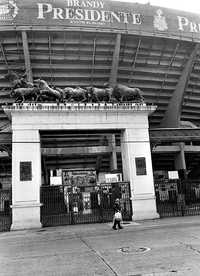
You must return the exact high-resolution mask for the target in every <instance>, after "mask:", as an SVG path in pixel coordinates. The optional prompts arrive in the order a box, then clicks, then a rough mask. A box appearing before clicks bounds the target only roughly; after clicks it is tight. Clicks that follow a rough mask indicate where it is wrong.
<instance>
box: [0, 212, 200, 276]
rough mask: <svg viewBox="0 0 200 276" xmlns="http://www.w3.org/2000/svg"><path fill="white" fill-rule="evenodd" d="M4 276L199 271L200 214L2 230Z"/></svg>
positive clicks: (133, 275)
mask: <svg viewBox="0 0 200 276" xmlns="http://www.w3.org/2000/svg"><path fill="white" fill-rule="evenodd" d="M0 275H3V276H16V275H19V276H23V275H26V276H27V275H28V276H31V275H35V276H39V275H69V276H71V275H74V276H77V275H89V276H90V275H91V276H98V275H105V276H111V275H115V276H122V275H123V276H124V275H127V276H136V275H137V276H139V275H145V276H147V275H148V276H150V275H151V276H153V275H155V276H158V275H164V276H166V275H186V276H190V275H195V276H198V275H200V217H199V216H196V217H183V218H169V219H161V220H153V221H145V222H144V221H143V222H138V223H131V224H127V225H125V226H124V229H123V230H120V231H114V230H111V225H110V224H107V223H106V224H89V225H74V226H60V227H51V228H43V229H40V230H29V231H27V230H26V231H14V232H6V233H0Z"/></svg>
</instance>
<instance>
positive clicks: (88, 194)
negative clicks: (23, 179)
mask: <svg viewBox="0 0 200 276" xmlns="http://www.w3.org/2000/svg"><path fill="white" fill-rule="evenodd" d="M117 197H118V198H120V200H121V206H122V215H123V219H124V220H130V219H131V210H132V208H131V201H130V186H129V183H128V182H120V183H109V184H107V183H106V184H101V185H100V186H84V187H72V186H67V185H65V186H64V185H60V186H42V187H41V203H42V207H41V223H42V225H43V226H52V225H65V224H78V223H95V222H108V221H112V219H113V205H114V200H115V199H116V198H117Z"/></svg>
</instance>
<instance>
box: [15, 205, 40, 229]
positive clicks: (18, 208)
mask: <svg viewBox="0 0 200 276" xmlns="http://www.w3.org/2000/svg"><path fill="white" fill-rule="evenodd" d="M40 206H41V204H40V203H24V204H21V203H20V204H15V205H12V206H11V207H12V225H11V230H24V229H34V228H41V227H42V225H41V223H40Z"/></svg>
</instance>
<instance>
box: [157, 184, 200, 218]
mask: <svg viewBox="0 0 200 276" xmlns="http://www.w3.org/2000/svg"><path fill="white" fill-rule="evenodd" d="M155 189H156V204H157V211H158V213H159V214H160V217H174V216H194V215H200V180H199V179H198V180H162V181H161V180H160V181H155Z"/></svg>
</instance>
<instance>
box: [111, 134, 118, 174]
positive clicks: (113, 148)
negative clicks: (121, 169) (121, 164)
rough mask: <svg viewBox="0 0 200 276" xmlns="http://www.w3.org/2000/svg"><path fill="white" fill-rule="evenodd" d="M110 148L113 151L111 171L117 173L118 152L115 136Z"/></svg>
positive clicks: (113, 135) (112, 138)
mask: <svg viewBox="0 0 200 276" xmlns="http://www.w3.org/2000/svg"><path fill="white" fill-rule="evenodd" d="M109 143H110V147H111V149H112V153H111V160H110V168H111V171H117V169H118V168H117V151H116V142H115V134H112V135H111V136H110V141H109Z"/></svg>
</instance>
